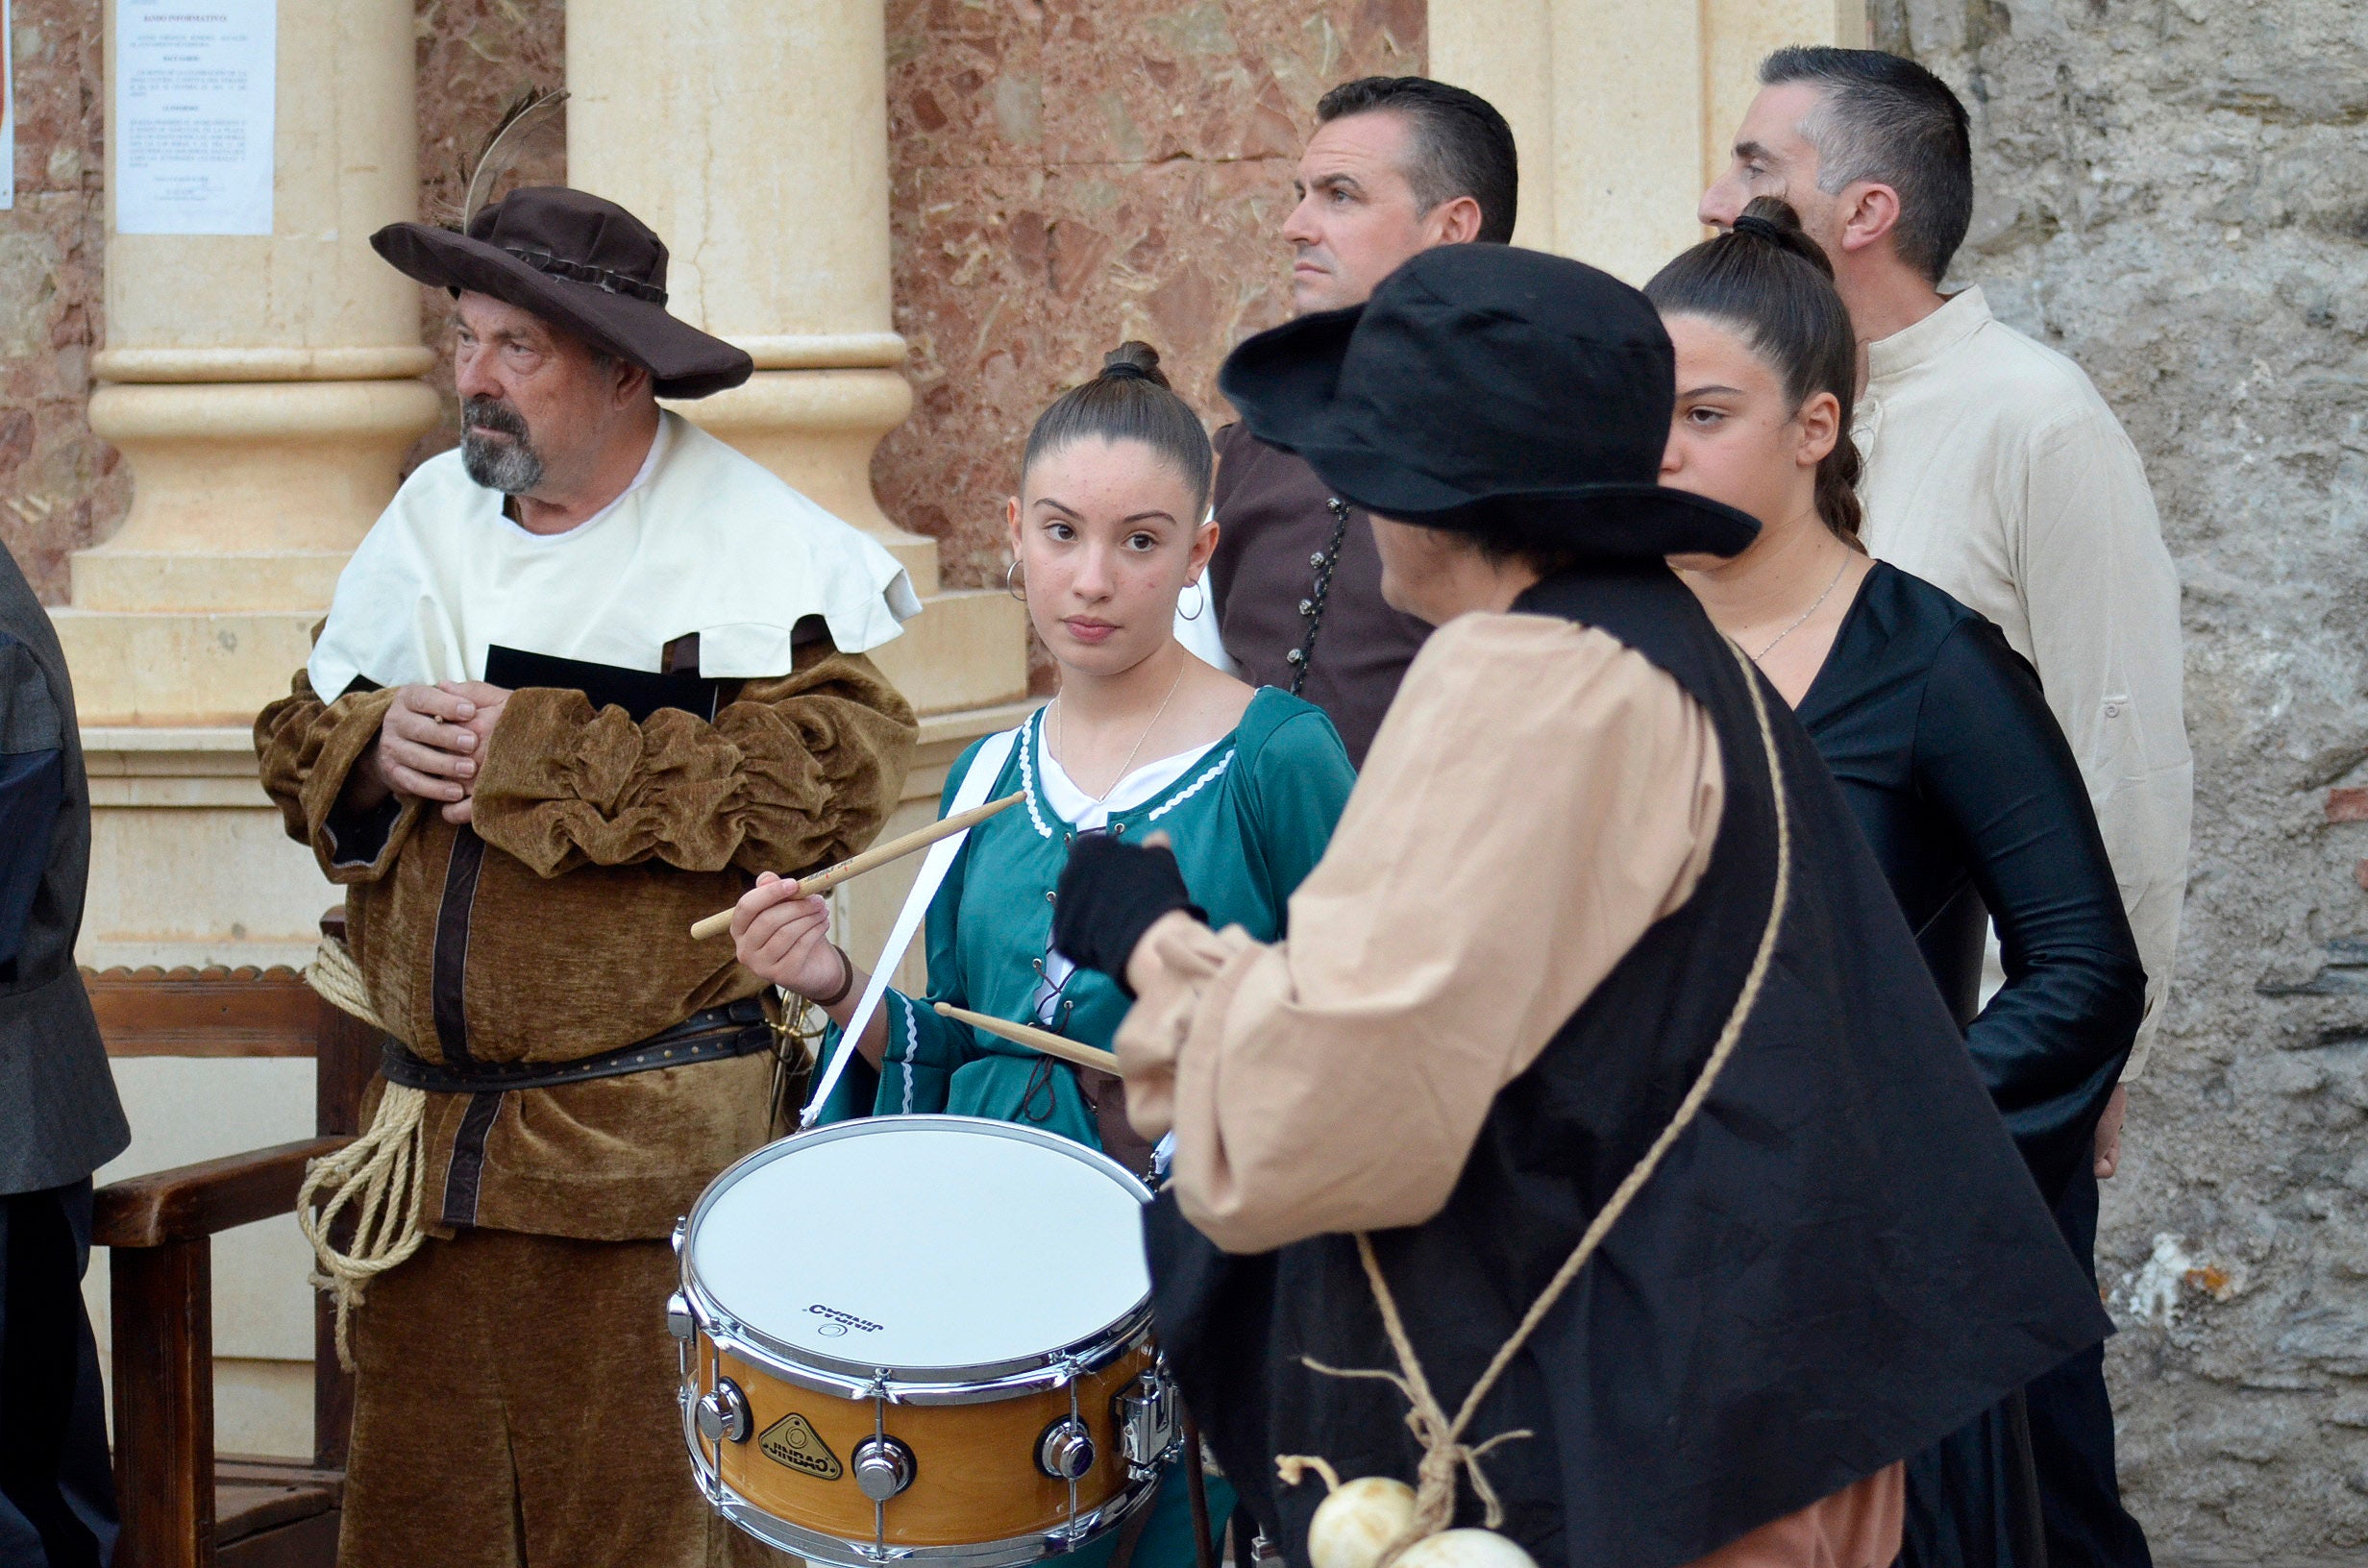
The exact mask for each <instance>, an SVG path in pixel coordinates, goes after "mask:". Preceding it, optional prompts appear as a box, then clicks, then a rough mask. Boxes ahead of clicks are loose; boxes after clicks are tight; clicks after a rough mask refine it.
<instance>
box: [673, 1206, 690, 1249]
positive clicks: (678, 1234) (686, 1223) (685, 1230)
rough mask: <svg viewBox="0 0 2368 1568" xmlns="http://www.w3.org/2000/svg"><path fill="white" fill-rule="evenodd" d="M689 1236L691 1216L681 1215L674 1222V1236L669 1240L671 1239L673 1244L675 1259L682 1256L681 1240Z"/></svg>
mask: <svg viewBox="0 0 2368 1568" xmlns="http://www.w3.org/2000/svg"><path fill="white" fill-rule="evenodd" d="M690 1234H691V1216H690V1215H688V1214H683V1215H680V1216H679V1217H678V1218H677V1219H676V1220H675V1234H674V1236H673V1237H672V1238H671V1239H672V1241H673V1243H674V1249H675V1256H676V1257H678V1258H679V1257H681V1256H682V1241H683V1238H684V1237H687V1236H689V1235H690Z"/></svg>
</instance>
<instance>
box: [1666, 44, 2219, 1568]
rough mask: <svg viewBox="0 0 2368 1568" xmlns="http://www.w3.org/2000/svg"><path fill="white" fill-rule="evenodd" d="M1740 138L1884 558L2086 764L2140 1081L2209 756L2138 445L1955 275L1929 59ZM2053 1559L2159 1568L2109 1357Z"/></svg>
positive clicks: (1958, 237) (1807, 92)
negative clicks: (1848, 391)
mask: <svg viewBox="0 0 2368 1568" xmlns="http://www.w3.org/2000/svg"><path fill="white" fill-rule="evenodd" d="M1760 80H1761V83H1762V84H1763V86H1762V88H1761V91H1760V93H1759V96H1758V97H1757V98H1755V99H1754V100H1753V101H1752V105H1751V108H1750V110H1748V111H1747V112H1746V113H1745V115H1744V117H1743V124H1742V126H1741V128H1740V129H1739V131H1738V132H1737V133H1736V138H1735V158H1734V162H1733V164H1732V166H1731V167H1730V168H1729V169H1728V171H1727V173H1726V174H1725V175H1724V176H1722V177H1721V178H1720V179H1719V181H1718V182H1717V184H1714V185H1713V186H1711V188H1710V190H1709V191H1708V193H1706V194H1705V195H1704V197H1703V199H1702V208H1701V215H1702V219H1703V221H1704V222H1705V223H1714V224H1718V225H1721V226H1725V225H1728V224H1731V223H1732V222H1733V221H1734V220H1735V217H1736V215H1737V214H1738V213H1739V212H1740V211H1741V210H1742V208H1743V206H1744V204H1745V203H1747V202H1749V201H1750V200H1752V199H1753V198H1754V197H1758V196H1778V197H1782V198H1783V199H1784V200H1785V201H1787V202H1788V203H1790V204H1791V205H1792V207H1793V208H1794V209H1795V210H1796V211H1798V212H1799V213H1800V216H1801V222H1802V224H1803V226H1804V227H1805V228H1806V229H1807V230H1808V231H1809V233H1811V234H1813V235H1814V236H1815V237H1816V239H1817V242H1818V243H1819V244H1820V245H1821V246H1822V247H1823V248H1824V250H1825V253H1826V255H1827V256H1828V257H1831V258H1832V260H1833V263H1834V276H1835V282H1836V284H1837V286H1838V288H1839V289H1840V291H1841V296H1842V300H1843V303H1845V304H1846V305H1847V306H1849V308H1850V317H1851V321H1852V324H1853V326H1854V327H1855V329H1856V331H1857V334H1858V338H1859V343H1860V346H1861V349H1862V353H1863V355H1864V359H1863V366H1864V374H1865V376H1866V383H1865V391H1864V393H1863V394H1862V396H1861V398H1860V400H1859V405H1858V412H1857V420H1856V429H1855V432H1854V433H1855V435H1856V438H1857V440H1858V443H1859V446H1860V448H1861V450H1862V452H1863V453H1864V454H1865V458H1866V474H1865V478H1864V479H1863V480H1862V482H1861V484H1860V493H1861V497H1862V500H1863V501H1864V502H1865V506H1866V527H1865V538H1866V542H1867V545H1868V547H1869V548H1870V549H1871V550H1872V551H1874V553H1875V554H1877V555H1879V556H1881V557H1883V558H1884V559H1886V560H1887V561H1889V562H1891V563H1892V564H1893V565H1895V566H1898V567H1900V568H1902V569H1904V570H1906V571H1909V572H1912V573H1914V574H1915V575H1916V576H1921V577H1925V578H1927V579H1929V580H1930V581H1932V582H1934V583H1936V584H1938V585H1939V586H1940V587H1941V588H1943V589H1945V590H1947V591H1948V592H1949V593H1950V594H1952V595H1954V596H1955V597H1956V598H1958V599H1959V600H1962V601H1963V602H1964V603H1966V604H1968V605H1970V606H1972V607H1973V608H1974V609H1976V610H1979V611H1981V612H1982V613H1983V614H1984V615H1986V616H1987V617H1988V618H1989V619H1990V620H1991V621H1993V622H1995V623H1997V625H1998V627H1999V629H2000V630H2001V631H2003V632H2005V634H2006V637H2007V640H2008V642H2010V643H2011V644H2012V645H2013V647H2014V649H2015V650H2016V651H2017V652H2019V653H2021V654H2022V655H2023V656H2024V657H2025V658H2028V659H2029V660H2031V662H2032V663H2033V664H2034V665H2035V666H2036V667H2037V669H2038V672H2039V678H2040V681H2041V682H2042V684H2043V685H2044V686H2045V688H2046V692H2047V700H2048V705H2049V707H2050V708H2051V709H2052V710H2053V711H2054V713H2055V715H2056V718H2057V721H2058V722H2059V723H2060V724H2062V726H2063V731H2064V735H2065V738H2066V739H2067V740H2069V741H2070V742H2071V744H2072V750H2073V754H2074V755H2075V756H2076V757H2077V758H2078V759H2079V760H2080V764H2081V771H2082V773H2083V774H2084V777H2085V779H2086V781H2087V785H2088V793H2089V798H2090V799H2091V801H2092V802H2093V803H2094V805H2095V807H2096V813H2097V825H2098V826H2099V827H2100V828H2101V829H2102V830H2103V832H2104V835H2105V845H2106V848H2107V850H2108V852H2109V854H2110V856H2111V858H2112V862H2113V868H2114V870H2115V872H2116V874H2117V875H2118V877H2119V879H2120V882H2121V889H2122V899H2123V902H2124V905H2125V906H2126V907H2127V909H2128V911H2129V916H2130V925H2131V928H2132V930H2133V931H2134V934H2135V935H2136V937H2137V943H2138V951H2139V954H2140V956H2141V957H2142V958H2143V959H2144V960H2145V964H2146V971H2147V1015H2146V1022H2145V1024H2144V1025H2143V1026H2142V1027H2141V1028H2140V1030H2139V1033H2138V1037H2137V1043H2136V1045H2135V1046H2134V1048H2133V1050H2132V1051H2131V1053H2130V1064H2129V1066H2128V1067H2127V1068H2125V1069H2124V1071H2123V1074H2122V1080H2123V1082H2124V1084H2127V1083H2128V1082H2129V1080H2131V1079H2133V1078H2135V1077H2136V1076H2137V1075H2138V1074H2139V1073H2140V1072H2141V1071H2142V1070H2143V1068H2144V1065H2145V1060H2146V1056H2147V1052H2148V1049H2149V1046H2150V1044H2151V1041H2152V1040H2153V1037H2154V1033H2155V1031H2156V1029H2157V1028H2158V1025H2159V1021H2160V1018H2161V1014H2162V998H2163V995H2164V993H2165V992H2166V991H2167V990H2168V986H2169V981H2170V975H2171V968H2172V964H2173V961H2174V959H2175V957H2176V954H2177V948H2178V941H2179V915H2180V905H2181V903H2182V901H2183V898H2184V896H2185V892H2186V863H2187V826H2188V816H2189V811H2190V805H2191V796H2192V791H2193V782H2194V765H2193V762H2192V760H2191V759H2190V756H2189V754H2188V749H2187V737H2186V728H2185V725H2184V723H2183V719H2182V716H2181V694H2180V681H2181V674H2182V661H2181V652H2180V625H2179V578H2178V575H2177V573H2176V572H2175V571H2174V569H2173V568H2172V565H2171V558H2170V554H2169V552H2168V551H2166V550H2165V549H2164V548H2163V544H2162V532H2161V527H2160V524H2159V522H2158V519H2157V517H2156V514H2155V504H2154V497H2153V495H2152V493H2151V492H2150V491H2149V489H2148V488H2147V484H2146V474H2145V470H2144V468H2143V466H2142V465H2141V464H2140V462H2139V460H2138V454H2137V451H2136V449H2135V448H2134V446H2132V445H2131V442H2130V438H2129V437H2128V435H2126V434H2125V433H2124V432H2123V430H2122V428H2121V425H2120V423H2119V422H2118V421H2117V420H2116V419H2115V418H2114V417H2113V412H2112V410H2111V409H2110V408H2109V407H2108V406H2107V405H2106V403H2105V400H2104V399H2103V398H2101V397H2099V396H2098V395H2097V390H2096V388H2095V387H2094V386H2093V385H2091V384H2090V383H2089V380H2088V378H2087V377H2086V376H2085V375H2084V374H2083V373H2082V371H2081V369H2080V367H2079V366H2078V365H2076V364H2074V363H2073V362H2072V361H2071V360H2070V359H2067V358H2066V357H2064V356H2063V355H2060V354H2058V353H2056V352H2055V351H2054V350H2052V349H2048V348H2044V347H2042V346H2041V345H2039V344H2037V343H2035V342H2033V341H2032V340H2031V339H2030V338H2027V337H2025V336H2023V335H2022V334H2021V333H2019V332H2017V331H2014V330H2013V329H2011V328H2010V327H2008V326H2006V325H2005V324H2004V323H2003V322H2000V321H1998V320H1996V319H1995V318H1994V317H1992V316H1991V315H1990V313H1989V307H1988V306H1987V305H1986V303H1985V301H1984V299H1983V296H1982V290H1981V289H1980V288H1978V287H1975V288H1967V289H1965V290H1963V291H1962V292H1960V293H1956V294H1943V293H1942V292H1941V290H1940V282H1941V280H1942V279H1943V278H1944V277H1946V276H1947V273H1948V267H1949V261H1950V258H1951V257H1954V256H1955V254H1956V252H1957V247H1958V245H1959V244H1960V243H1961V241H1962V240H1963V238H1964V236H1965V230H1966V227H1967V225H1968V223H1969V222H1970V221H1971V217H1972V212H1973V158H1972V147H1971V141H1970V136H1969V122H1968V120H1967V117H1966V113H1965V109H1964V106H1963V105H1962V104H1961V103H1960V102H1959V101H1958V99H1957V95H1956V94H1955V93H1953V92H1951V91H1950V90H1949V88H1948V86H1946V85H1945V84H1944V83H1942V82H1941V81H1940V80H1939V79H1938V78H1937V77H1936V76H1934V75H1933V74H1932V73H1931V72H1930V71H1927V70H1926V69H1924V68H1923V67H1922V66H1921V65H1918V64H1916V63H1915V62H1914V61H1909V60H1902V59H1900V58H1898V57H1896V56H1893V55H1887V54H1882V53H1879V52H1876V51H1873V50H1864V49H1831V48H1794V49H1780V50H1778V51H1777V52H1776V53H1775V54H1773V55H1770V56H1769V57H1768V58H1767V59H1766V60H1765V61H1763V62H1762V64H1761V67H1760ZM2123 1102H2124V1096H2123V1093H2122V1092H2121V1091H2120V1090H2116V1091H2115V1093H2114V1095H2113V1098H2112V1100H2111V1102H2110V1103H2109V1105H2108V1106H2107V1107H2106V1111H2105V1115H2104V1118H2103V1120H2102V1121H2101V1122H2100V1123H2099V1125H2098V1129H2097V1139H2096V1155H2095V1160H2094V1162H2093V1164H2092V1165H2090V1166H2087V1167H2084V1169H2083V1170H2082V1172H2081V1173H2080V1175H2079V1176H2078V1177H2077V1178H2076V1179H2075V1181H2074V1183H2073V1185H2072V1188H2071V1189H2070V1190H2069V1191H2068V1192H2067V1193H2066V1195H2065V1197H2064V1199H2063V1201H2062V1203H2061V1205H2060V1207H2059V1209H2058V1211H2057V1216H2056V1217H2057V1221H2058V1223H2059V1224H2060V1225H2061V1226H2062V1228H2063V1230H2064V1233H2065V1236H2066V1237H2067V1238H2068V1239H2069V1240H2070V1241H2071V1242H2072V1246H2073V1250H2074V1251H2075V1252H2076V1253H2078V1254H2079V1255H2080V1257H2081V1258H2082V1259H2083V1260H2084V1262H2090V1263H2091V1267H2092V1271H2093V1255H2094V1249H2095V1242H2096V1224H2097V1179H2098V1178H2100V1177H2107V1176H2110V1175H2111V1174H2112V1173H2113V1170H2114V1167H2115V1165H2116V1164H2117V1163H2118V1161H2119V1158H2120V1144H2121V1118H2122V1110H2123ZM2029 1398H2030V1411H2031V1431H2032V1447H2033V1451H2034V1455H2035V1459H2036V1461H2037V1470H2038V1476H2039V1483H2040V1500H2041V1504H2042V1507H2043V1510H2044V1514H2045V1529H2046V1545H2047V1556H2048V1560H2049V1561H2050V1562H2051V1563H2053V1564H2055V1565H2056V1568H2086V1565H2089V1564H2112V1565H2115V1568H2126V1565H2139V1564H2144V1563H2146V1562H2148V1561H2149V1556H2148V1553H2147V1549H2146V1541H2145V1536H2144V1533H2143V1531H2140V1530H2139V1528H2138V1526H2137V1523H2136V1521H2134V1519H2132V1518H2131V1517H2130V1515H2129V1514H2128V1512H2127V1511H2125V1510H2124V1509H2123V1507H2122V1506H2121V1499H2120V1489H2119V1486H2118V1484H2117V1482H2115V1479H2114V1474H2113V1429H2112V1409H2111V1405H2110V1403H2109V1400H2108V1398H2107V1395H2106V1388H2105V1377H2104V1354H2103V1350H2102V1347H2095V1348H2091V1349H2089V1350H2086V1351H2084V1352H2083V1353H2082V1354H2081V1355H2080V1356H2078V1357H2076V1358H2074V1359H2073V1360H2071V1361H2069V1362H2067V1363H2065V1365H2064V1366H2062V1367H2060V1368H2059V1369H2057V1370H2056V1371H2055V1372H2052V1373H2050V1374H2049V1375H2048V1376H2047V1377H2045V1378H2042V1379H2041V1380H2039V1382H2038V1383H2036V1384H2033V1385H2032V1387H2031V1389H2030V1391H2029Z"/></svg>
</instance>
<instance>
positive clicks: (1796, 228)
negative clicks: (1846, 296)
mask: <svg viewBox="0 0 2368 1568" xmlns="http://www.w3.org/2000/svg"><path fill="white" fill-rule="evenodd" d="M1730 228H1731V229H1732V231H1733V232H1734V233H1739V234H1749V235H1750V236H1751V237H1752V238H1754V239H1756V240H1759V241H1760V242H1761V243H1763V244H1766V245H1773V246H1775V247H1776V248H1777V249H1778V250H1780V251H1788V252H1790V253H1791V254H1792V255H1794V256H1797V257H1800V258H1801V259H1802V260H1804V261H1806V262H1808V263H1809V264H1810V265H1811V266H1813V267H1815V268H1816V269H1817V270H1818V271H1819V272H1821V273H1823V274H1824V275H1825V276H1826V277H1828V278H1831V277H1833V276H1834V262H1833V260H1832V258H1831V257H1828V256H1827V255H1826V254H1825V251H1824V249H1823V247H1821V246H1819V245H1818V243H1817V242H1816V241H1815V240H1813V239H1812V238H1810V237H1809V231H1807V230H1806V229H1803V228H1802V227H1801V215H1800V214H1799V213H1798V212H1795V211H1793V210H1792V207H1791V204H1790V203H1788V202H1786V201H1785V200H1784V199H1783V198H1781V197H1777V196H1755V197H1753V198H1752V200H1751V202H1750V204H1749V205H1747V206H1746V207H1745V208H1743V210H1742V211H1741V212H1740V213H1739V214H1737V216H1736V219H1735V222H1734V223H1733V224H1732V225H1730Z"/></svg>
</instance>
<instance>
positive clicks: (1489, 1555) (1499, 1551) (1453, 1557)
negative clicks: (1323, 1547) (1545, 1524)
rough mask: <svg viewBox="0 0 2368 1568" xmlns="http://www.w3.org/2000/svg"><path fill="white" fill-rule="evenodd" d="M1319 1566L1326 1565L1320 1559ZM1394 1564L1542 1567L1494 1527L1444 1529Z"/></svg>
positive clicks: (1401, 1567) (1414, 1567)
mask: <svg viewBox="0 0 2368 1568" xmlns="http://www.w3.org/2000/svg"><path fill="white" fill-rule="evenodd" d="M1312 1539H1313V1538H1312V1537H1311V1542H1312ZM1317 1568H1323V1565H1322V1564H1321V1563H1319V1564H1318V1565H1317ZM1392 1568H1538V1564H1537V1561H1536V1560H1535V1559H1534V1558H1532V1557H1531V1556H1530V1555H1529V1554H1528V1553H1527V1552H1524V1551H1522V1550H1521V1547H1520V1544H1519V1543H1518V1542H1517V1541H1514V1540H1513V1539H1511V1538H1510V1537H1507V1536H1503V1535H1499V1534H1497V1533H1496V1531H1492V1530H1443V1531H1440V1532H1439V1533H1438V1534H1436V1535H1431V1536H1426V1537H1424V1538H1423V1539H1421V1540H1419V1541H1417V1542H1415V1544H1414V1545H1412V1546H1410V1547H1408V1548H1407V1549H1406V1550H1405V1551H1403V1552H1401V1553H1399V1554H1398V1559H1397V1561H1396V1562H1395V1563H1394V1564H1392Z"/></svg>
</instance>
